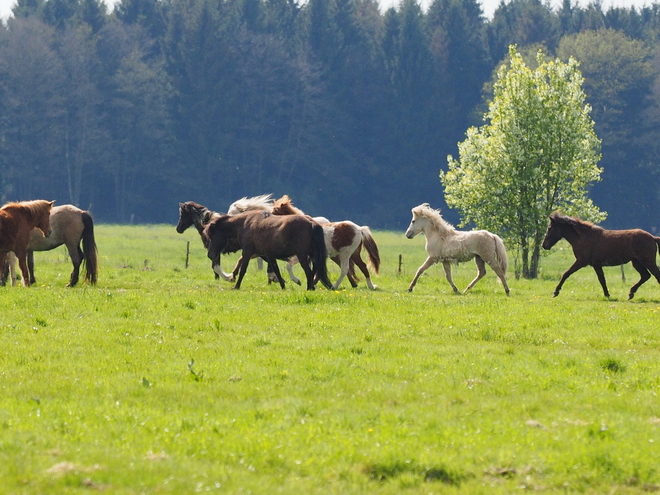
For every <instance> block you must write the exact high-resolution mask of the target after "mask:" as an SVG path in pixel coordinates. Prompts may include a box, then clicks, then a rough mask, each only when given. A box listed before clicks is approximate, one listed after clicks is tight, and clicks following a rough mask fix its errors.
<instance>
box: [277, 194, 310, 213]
mask: <svg viewBox="0 0 660 495" xmlns="http://www.w3.org/2000/svg"><path fill="white" fill-rule="evenodd" d="M304 214H305V213H304V212H303V211H302V210H301V209H300V208H296V207H295V206H293V201H291V198H289V196H288V195H286V194H285V195H284V196H282V197H281V198H280V199H278V200H276V201H275V202H274V203H273V215H304Z"/></svg>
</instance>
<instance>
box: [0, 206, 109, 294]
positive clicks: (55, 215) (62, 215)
mask: <svg viewBox="0 0 660 495" xmlns="http://www.w3.org/2000/svg"><path fill="white" fill-rule="evenodd" d="M50 228H51V231H52V232H51V235H49V236H48V237H44V236H43V235H41V233H40V232H39V230H38V229H32V232H31V233H30V243H29V244H28V261H27V262H28V268H29V270H30V284H34V283H36V280H35V277H34V251H50V250H51V249H55V248H56V247H59V246H61V245H62V244H64V245H65V246H66V248H67V250H68V252H69V257H70V258H71V263H72V264H73V270H72V271H71V276H70V278H69V283H68V284H67V287H74V286H75V285H76V284H77V283H78V281H79V279H80V267H81V265H83V263H84V269H85V279H84V280H85V281H86V282H88V283H90V284H92V285H94V284H96V280H97V277H98V255H97V248H96V240H95V238H94V219H93V218H92V215H91V213H90V212H88V211H85V210H81V209H80V208H78V207H76V206H73V205H61V206H54V207H53V209H52V210H51V211H50ZM7 259H8V260H10V262H9V272H10V273H11V275H12V285H13V284H14V283H15V275H14V267H13V266H12V263H11V258H7ZM5 279H6V274H5V275H3V280H5Z"/></svg>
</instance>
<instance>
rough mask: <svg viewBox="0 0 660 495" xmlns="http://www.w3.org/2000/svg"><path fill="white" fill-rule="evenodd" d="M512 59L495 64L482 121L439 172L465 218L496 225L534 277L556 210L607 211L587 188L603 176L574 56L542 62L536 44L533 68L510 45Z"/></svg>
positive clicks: (592, 215)
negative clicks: (496, 68)
mask: <svg viewBox="0 0 660 495" xmlns="http://www.w3.org/2000/svg"><path fill="white" fill-rule="evenodd" d="M510 59H511V60H510V66H509V67H507V66H502V67H500V69H499V71H498V74H497V82H496V83H495V88H494V90H495V96H494V100H493V102H492V103H491V105H490V109H489V112H488V114H487V115H486V116H485V120H486V121H487V123H486V124H485V125H484V126H482V127H480V128H478V129H477V128H470V129H469V130H468V132H467V139H466V140H465V141H463V142H461V143H459V145H458V148H459V159H458V160H455V159H454V158H453V157H452V156H449V157H448V162H449V170H448V171H447V172H441V180H442V183H443V185H444V187H445V198H446V201H447V204H449V205H450V206H452V207H455V208H457V209H458V210H459V211H460V212H461V213H462V215H463V224H475V225H477V226H478V227H479V228H484V229H487V230H491V231H494V232H498V233H501V234H502V236H503V237H504V238H505V239H506V240H507V242H508V243H509V244H510V245H511V246H513V247H515V249H516V250H519V252H520V254H521V258H522V274H523V276H525V277H532V278H533V277H536V276H537V271H538V258H539V254H540V244H541V241H542V240H543V236H544V234H545V228H546V225H547V218H548V215H549V214H550V213H551V212H552V211H553V210H555V209H558V208H560V209H562V210H564V211H565V212H566V213H568V214H573V215H578V216H580V217H582V218H585V219H588V220H602V219H604V217H605V215H604V214H602V213H600V212H599V210H598V208H597V207H596V206H595V205H594V204H593V203H592V202H591V200H589V198H588V197H587V194H586V193H587V188H588V186H589V185H590V184H592V183H593V182H595V181H597V180H598V179H599V176H600V169H599V168H598V166H597V162H598V159H599V158H600V155H599V148H600V141H599V140H598V138H597V137H596V135H595V133H594V131H593V125H594V123H593V121H592V120H591V118H590V116H589V112H590V108H589V106H588V105H585V103H584V99H585V95H584V92H583V91H582V81H583V80H582V76H581V75H580V72H579V70H578V63H577V61H576V60H575V59H570V60H569V61H568V63H562V62H561V61H559V60H556V61H550V62H545V61H544V59H543V54H542V52H540V51H539V53H538V59H537V63H538V67H537V68H536V69H534V70H532V69H530V68H529V67H528V66H527V65H526V64H525V62H524V61H523V59H522V56H521V55H520V54H518V53H517V51H516V49H515V48H514V47H511V49H510Z"/></svg>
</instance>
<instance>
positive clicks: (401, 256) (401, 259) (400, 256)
mask: <svg viewBox="0 0 660 495" xmlns="http://www.w3.org/2000/svg"><path fill="white" fill-rule="evenodd" d="M401 265H403V255H402V254H400V255H399V275H401Z"/></svg>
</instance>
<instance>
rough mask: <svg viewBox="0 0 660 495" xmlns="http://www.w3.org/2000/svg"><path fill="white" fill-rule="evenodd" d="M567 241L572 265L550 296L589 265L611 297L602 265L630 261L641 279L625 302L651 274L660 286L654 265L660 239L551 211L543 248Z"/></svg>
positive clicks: (643, 233)
mask: <svg viewBox="0 0 660 495" xmlns="http://www.w3.org/2000/svg"><path fill="white" fill-rule="evenodd" d="M562 238H563V239H566V240H567V241H568V242H569V244H570V245H571V247H572V248H573V254H574V255H575V263H573V264H572V265H571V267H570V268H569V269H568V270H566V272H565V273H564V274H563V275H562V277H561V280H560V281H559V284H558V285H557V288H556V289H555V292H554V294H553V297H557V296H558V295H559V291H560V290H561V287H562V285H564V282H565V281H566V279H567V278H568V277H569V276H570V275H571V274H572V273H574V272H576V271H578V270H579V269H580V268H582V267H585V266H587V265H591V266H592V267H593V268H594V271H595V272H596V275H597V276H598V281H599V282H600V285H601V286H602V287H603V292H604V293H605V297H610V293H609V291H608V290H607V283H606V282H605V274H604V273H603V267H604V266H618V265H623V264H625V263H628V262H629V261H631V262H632V265H633V267H634V268H635V270H637V271H638V272H639V274H640V276H641V278H640V280H639V282H637V283H636V284H635V285H633V286H632V287H631V288H630V293H629V294H628V299H632V298H633V297H634V296H635V292H637V289H639V287H640V285H642V284H643V283H644V282H646V281H647V280H648V279H650V278H651V275H650V274H649V272H650V273H652V274H653V275H654V276H655V278H656V280H657V281H658V283H660V269H658V266H657V265H656V264H655V256H656V252H657V251H658V249H659V248H660V237H656V236H654V235H651V234H649V233H648V232H646V231H644V230H641V229H633V230H606V229H603V228H602V227H599V226H597V225H594V224H592V223H590V222H585V221H584V220H580V219H579V218H573V217H568V216H565V215H560V214H559V213H558V212H554V213H553V214H552V215H550V224H549V225H548V231H547V232H546V234H545V239H544V240H543V249H550V248H551V247H552V246H554V245H555V244H556V243H557V242H558V241H559V240H560V239H562Z"/></svg>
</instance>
